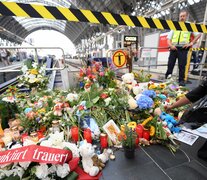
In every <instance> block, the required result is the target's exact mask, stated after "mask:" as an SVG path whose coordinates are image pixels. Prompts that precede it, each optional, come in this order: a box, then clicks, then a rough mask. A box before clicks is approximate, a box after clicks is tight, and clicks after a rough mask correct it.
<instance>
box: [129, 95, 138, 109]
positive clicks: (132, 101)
mask: <svg viewBox="0 0 207 180" xmlns="http://www.w3.org/2000/svg"><path fill="white" fill-rule="evenodd" d="M128 104H129V108H130V109H136V108H137V107H138V105H137V101H136V100H135V99H134V98H133V97H132V96H129V97H128Z"/></svg>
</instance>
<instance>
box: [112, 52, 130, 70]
mask: <svg viewBox="0 0 207 180" xmlns="http://www.w3.org/2000/svg"><path fill="white" fill-rule="evenodd" d="M112 60H113V63H114V65H115V66H116V67H119V68H120V67H123V66H124V65H125V64H126V62H127V58H126V54H125V53H124V51H121V50H118V51H115V52H114V55H113V58H112Z"/></svg>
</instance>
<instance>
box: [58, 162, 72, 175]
mask: <svg viewBox="0 0 207 180" xmlns="http://www.w3.org/2000/svg"><path fill="white" fill-rule="evenodd" d="M69 172H70V167H69V164H67V163H64V164H63V165H60V164H58V165H57V176H59V177H61V178H64V177H66V176H67V175H68V174H69Z"/></svg>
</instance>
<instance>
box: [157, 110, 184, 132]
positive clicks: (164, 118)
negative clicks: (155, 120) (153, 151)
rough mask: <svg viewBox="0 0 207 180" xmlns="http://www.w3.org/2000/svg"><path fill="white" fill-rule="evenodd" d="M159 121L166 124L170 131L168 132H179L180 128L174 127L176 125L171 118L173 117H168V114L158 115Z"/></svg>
mask: <svg viewBox="0 0 207 180" xmlns="http://www.w3.org/2000/svg"><path fill="white" fill-rule="evenodd" d="M160 119H161V120H162V121H165V122H166V123H167V127H168V128H169V129H170V131H171V132H172V133H178V132H180V131H181V128H180V127H175V126H176V125H177V124H178V123H177V121H176V120H175V119H174V118H173V116H171V115H169V114H167V113H165V112H162V113H161V115H160Z"/></svg>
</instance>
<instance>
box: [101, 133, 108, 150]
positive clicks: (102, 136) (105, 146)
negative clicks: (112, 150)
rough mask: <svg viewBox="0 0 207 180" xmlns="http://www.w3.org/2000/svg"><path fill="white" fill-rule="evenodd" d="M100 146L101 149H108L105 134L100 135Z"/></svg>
mask: <svg viewBox="0 0 207 180" xmlns="http://www.w3.org/2000/svg"><path fill="white" fill-rule="evenodd" d="M100 144H101V148H102V149H104V148H107V147H108V136H107V134H104V133H101V134H100Z"/></svg>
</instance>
